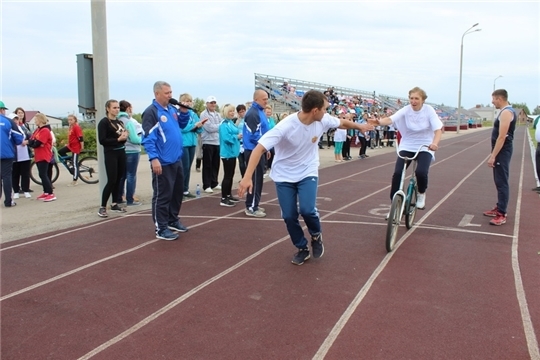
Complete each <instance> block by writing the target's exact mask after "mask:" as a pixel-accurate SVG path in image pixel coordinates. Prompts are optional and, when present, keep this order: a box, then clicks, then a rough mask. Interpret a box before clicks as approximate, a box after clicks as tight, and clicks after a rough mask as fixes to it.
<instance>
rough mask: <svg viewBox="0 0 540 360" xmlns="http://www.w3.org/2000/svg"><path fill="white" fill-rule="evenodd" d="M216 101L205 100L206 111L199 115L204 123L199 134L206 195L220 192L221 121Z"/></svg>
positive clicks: (211, 98) (211, 99) (213, 97)
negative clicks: (215, 191) (216, 191)
mask: <svg viewBox="0 0 540 360" xmlns="http://www.w3.org/2000/svg"><path fill="white" fill-rule="evenodd" d="M216 108H217V99H216V97H215V96H209V97H208V98H207V99H206V109H205V110H204V111H203V112H202V113H201V116H200V117H201V121H203V122H204V125H203V132H202V134H201V141H202V151H203V161H202V183H203V190H204V192H206V193H209V194H211V193H213V192H214V190H221V186H220V185H219V182H218V173H219V163H220V158H219V124H221V121H222V120H223V119H222V118H221V115H220V114H219V112H217V111H216Z"/></svg>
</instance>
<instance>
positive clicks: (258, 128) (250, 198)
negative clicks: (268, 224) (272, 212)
mask: <svg viewBox="0 0 540 360" xmlns="http://www.w3.org/2000/svg"><path fill="white" fill-rule="evenodd" d="M267 103H268V94H267V93H266V91H264V90H261V89H258V90H255V93H254V94H253V104H252V105H251V108H250V109H249V110H248V112H247V113H246V118H245V120H244V129H243V133H242V136H243V141H244V158H245V160H246V164H248V163H249V162H250V157H251V153H252V152H253V149H254V148H255V147H256V146H257V143H258V142H259V139H260V138H261V136H262V135H264V134H265V133H266V132H267V131H268V129H269V124H268V119H267V117H266V114H265V112H264V109H265V107H266V104H267ZM265 156H266V158H265ZM268 158H270V151H268V152H266V154H263V155H260V156H259V159H257V160H253V161H256V162H257V166H256V168H255V170H254V171H253V172H252V182H253V191H252V192H250V193H248V194H247V196H246V211H245V214H246V215H247V216H253V217H259V218H260V217H265V216H266V212H265V211H264V209H263V208H261V207H259V203H260V201H261V194H262V187H263V176H264V172H265V166H266V159H268Z"/></svg>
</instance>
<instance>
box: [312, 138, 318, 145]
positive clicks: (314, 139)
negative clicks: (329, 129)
mask: <svg viewBox="0 0 540 360" xmlns="http://www.w3.org/2000/svg"><path fill="white" fill-rule="evenodd" d="M318 139H319V138H318V137H317V136H314V137H313V138H312V139H311V142H312V143H314V144H315V143H316V142H317V140H318Z"/></svg>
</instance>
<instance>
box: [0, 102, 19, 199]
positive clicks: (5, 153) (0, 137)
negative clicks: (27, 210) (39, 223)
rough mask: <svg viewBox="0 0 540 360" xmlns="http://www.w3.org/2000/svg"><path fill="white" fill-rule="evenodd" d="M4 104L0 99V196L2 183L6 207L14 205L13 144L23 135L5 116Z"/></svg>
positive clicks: (16, 143)
mask: <svg viewBox="0 0 540 360" xmlns="http://www.w3.org/2000/svg"><path fill="white" fill-rule="evenodd" d="M6 110H7V108H6V106H5V105H4V103H3V102H2V101H0V172H1V176H2V177H1V178H0V196H2V185H3V187H4V205H5V206H6V207H11V206H15V205H17V204H15V202H14V201H13V199H12V198H11V192H12V180H11V174H12V169H13V161H15V154H16V150H15V149H16V148H15V145H20V144H22V142H23V140H24V135H23V134H21V133H20V132H19V128H18V127H17V125H16V124H15V123H14V122H13V121H12V120H11V119H9V118H8V117H7V116H6Z"/></svg>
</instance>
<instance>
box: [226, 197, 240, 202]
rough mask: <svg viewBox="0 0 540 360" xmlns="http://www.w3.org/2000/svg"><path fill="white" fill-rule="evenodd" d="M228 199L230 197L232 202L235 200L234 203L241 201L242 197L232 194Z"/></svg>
mask: <svg viewBox="0 0 540 360" xmlns="http://www.w3.org/2000/svg"><path fill="white" fill-rule="evenodd" d="M227 199H229V200H230V201H232V202H234V203H237V202H240V199H239V198H237V197H234V196H232V195H229V196H228V197H227Z"/></svg>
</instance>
